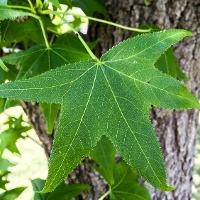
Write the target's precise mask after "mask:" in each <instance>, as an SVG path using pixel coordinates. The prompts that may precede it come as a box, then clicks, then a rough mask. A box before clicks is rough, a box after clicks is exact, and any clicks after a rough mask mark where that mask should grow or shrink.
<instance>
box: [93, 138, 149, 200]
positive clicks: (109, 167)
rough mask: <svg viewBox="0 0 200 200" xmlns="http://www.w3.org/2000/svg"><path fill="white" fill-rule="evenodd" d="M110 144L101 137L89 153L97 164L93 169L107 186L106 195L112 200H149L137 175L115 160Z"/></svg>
mask: <svg viewBox="0 0 200 200" xmlns="http://www.w3.org/2000/svg"><path fill="white" fill-rule="evenodd" d="M115 153H116V152H115V149H114V146H113V145H112V143H111V142H110V141H109V140H108V139H107V138H106V137H105V136H103V137H102V138H101V140H100V142H98V144H97V146H96V147H95V148H94V150H93V151H92V152H91V156H92V158H93V159H94V160H95V161H96V162H97V163H98V166H97V167H95V168H96V169H97V170H98V171H99V172H100V174H101V175H102V176H103V177H104V178H105V180H106V181H107V183H108V185H109V190H108V195H110V199H113V200H118V199H122V200H128V199H130V200H133V199H138V200H150V195H149V193H148V190H147V189H146V188H144V186H142V185H140V184H139V182H138V175H137V173H136V171H135V170H133V168H131V167H129V166H128V165H127V164H126V163H125V162H124V161H122V160H115Z"/></svg>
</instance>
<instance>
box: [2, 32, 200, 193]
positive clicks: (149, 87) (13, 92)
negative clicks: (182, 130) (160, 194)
mask: <svg viewBox="0 0 200 200" xmlns="http://www.w3.org/2000/svg"><path fill="white" fill-rule="evenodd" d="M189 35H191V34H190V32H188V31H185V30H168V31H161V32H156V33H149V34H144V35H139V36H137V37H134V38H131V39H128V40H126V41H124V42H122V43H120V44H119V45H117V46H115V47H113V48H112V49H111V50H110V51H108V52H107V53H105V54H104V55H103V56H102V57H101V60H100V61H99V62H97V61H95V60H87V61H83V62H79V63H75V64H69V65H66V66H63V67H59V68H57V69H55V70H51V71H48V72H46V73H44V74H41V75H39V76H36V77H33V78H30V79H26V80H20V81H15V82H11V83H6V84H2V85H1V86H0V96H2V97H6V98H10V99H21V100H25V101H39V102H46V103H58V104H61V114H60V120H59V124H58V126H57V132H56V135H55V139H54V144H53V149H52V153H51V157H50V160H49V173H48V178H47V182H46V185H45V188H44V190H43V191H45V192H49V191H52V190H53V189H54V188H55V187H56V186H57V185H58V184H59V183H60V182H61V181H62V180H63V179H64V177H66V175H67V174H69V173H70V172H71V171H72V169H73V168H74V167H75V166H77V164H78V163H80V161H81V160H82V159H83V158H84V157H85V156H86V155H89V153H90V151H91V149H92V148H94V146H95V145H96V144H97V142H98V141H99V140H100V138H101V136H102V135H107V137H109V138H110V139H111V141H112V142H113V144H114V146H115V148H116V149H117V151H118V152H120V154H121V155H122V156H123V158H124V160H125V161H126V162H127V163H128V164H129V165H132V166H134V167H135V169H137V171H138V172H139V173H140V175H141V176H143V177H144V178H145V179H146V180H147V181H148V182H149V183H151V184H152V185H153V186H155V187H157V188H159V189H161V190H166V191H167V190H171V189H172V187H170V186H168V185H167V183H166V172H165V167H164V162H163V157H162V154H161V150H160V147H159V143H158V141H157V138H156V135H155V131H154V129H153V127H152V124H151V122H150V116H149V110H150V108H151V105H154V106H156V107H164V108H182V109H183V108H200V104H199V102H198V100H197V99H196V98H195V97H194V96H193V95H192V94H191V93H190V92H189V91H188V90H187V89H186V87H185V86H184V85H182V84H181V83H180V82H179V81H177V80H176V79H174V78H172V77H171V76H168V75H166V74H164V73H162V72H160V71H159V70H157V69H156V68H155V67H154V64H155V62H156V61H157V59H158V58H159V56H160V55H161V54H162V53H163V52H164V51H165V50H166V49H168V48H169V47H170V46H171V45H172V44H174V43H175V42H176V41H179V40H181V39H182V38H184V37H185V36H189Z"/></svg>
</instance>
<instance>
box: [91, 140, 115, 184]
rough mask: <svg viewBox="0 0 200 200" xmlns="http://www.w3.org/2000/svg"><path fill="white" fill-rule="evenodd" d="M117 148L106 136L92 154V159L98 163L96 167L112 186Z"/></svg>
mask: <svg viewBox="0 0 200 200" xmlns="http://www.w3.org/2000/svg"><path fill="white" fill-rule="evenodd" d="M115 153H116V152H115V148H114V146H113V145H112V144H111V142H110V141H109V139H108V138H106V136H103V137H102V139H101V141H100V142H98V144H97V146H96V147H95V148H94V150H93V151H92V152H91V157H92V158H93V159H94V160H95V161H96V162H97V163H98V166H97V167H95V168H96V169H97V170H98V171H99V173H100V174H101V175H102V176H103V177H104V178H105V180H106V181H107V182H108V183H110V184H111V185H112V184H113V183H114V178H113V168H114V165H115Z"/></svg>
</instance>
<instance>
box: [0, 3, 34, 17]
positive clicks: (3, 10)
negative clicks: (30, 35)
mask: <svg viewBox="0 0 200 200" xmlns="http://www.w3.org/2000/svg"><path fill="white" fill-rule="evenodd" d="M24 16H31V14H30V13H29V12H24V11H21V10H14V9H11V8H8V7H6V6H3V5H1V4H0V20H5V19H10V20H13V19H15V18H17V17H24Z"/></svg>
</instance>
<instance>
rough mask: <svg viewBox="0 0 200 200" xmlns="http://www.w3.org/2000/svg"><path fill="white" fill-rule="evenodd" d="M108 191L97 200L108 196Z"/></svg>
mask: <svg viewBox="0 0 200 200" xmlns="http://www.w3.org/2000/svg"><path fill="white" fill-rule="evenodd" d="M110 192H111V191H110V190H108V191H107V192H106V193H105V194H103V195H102V196H101V197H100V198H99V199H98V200H104V199H105V198H106V197H107V196H108V195H109V194H110Z"/></svg>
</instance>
